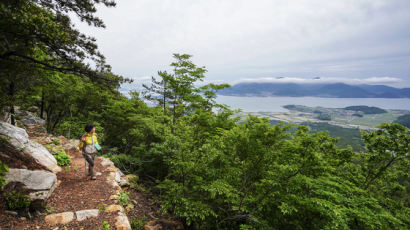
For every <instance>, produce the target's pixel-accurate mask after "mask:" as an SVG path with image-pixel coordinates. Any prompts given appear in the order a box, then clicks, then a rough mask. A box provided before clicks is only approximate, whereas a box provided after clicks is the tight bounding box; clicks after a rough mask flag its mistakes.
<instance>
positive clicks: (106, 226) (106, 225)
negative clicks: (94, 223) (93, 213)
mask: <svg viewBox="0 0 410 230" xmlns="http://www.w3.org/2000/svg"><path fill="white" fill-rule="evenodd" d="M101 229H103V230H110V229H111V226H110V224H109V223H108V222H107V221H106V220H104V221H103V222H102V224H101Z"/></svg>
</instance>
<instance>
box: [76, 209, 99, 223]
mask: <svg viewBox="0 0 410 230" xmlns="http://www.w3.org/2000/svg"><path fill="white" fill-rule="evenodd" d="M98 212H99V210H98V209H89V210H81V211H77V212H75V215H76V216H77V220H78V221H83V220H86V219H88V218H92V217H97V216H98Z"/></svg>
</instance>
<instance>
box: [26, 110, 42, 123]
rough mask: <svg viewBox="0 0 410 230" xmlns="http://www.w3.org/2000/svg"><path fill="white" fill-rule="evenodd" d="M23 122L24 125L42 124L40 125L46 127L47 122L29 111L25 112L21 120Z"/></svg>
mask: <svg viewBox="0 0 410 230" xmlns="http://www.w3.org/2000/svg"><path fill="white" fill-rule="evenodd" d="M21 121H22V122H23V124H24V125H29V124H40V125H45V124H46V121H45V120H43V119H41V118H39V117H37V116H36V115H34V114H33V113H31V112H29V111H25V112H24V116H23V117H22V118H21Z"/></svg>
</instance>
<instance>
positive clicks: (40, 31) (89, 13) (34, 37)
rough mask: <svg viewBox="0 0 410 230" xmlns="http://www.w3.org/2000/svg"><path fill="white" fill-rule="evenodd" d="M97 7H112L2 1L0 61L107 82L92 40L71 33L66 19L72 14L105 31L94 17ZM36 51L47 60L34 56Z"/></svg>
mask: <svg viewBox="0 0 410 230" xmlns="http://www.w3.org/2000/svg"><path fill="white" fill-rule="evenodd" d="M98 3H102V4H104V5H105V6H109V7H110V6H115V3H114V2H113V1H108V0H102V1H95V0H89V1H66V0H53V1H48V0H32V1H30V0H18V1H14V0H13V1H12V0H7V1H2V2H1V3H0V28H1V29H0V42H1V43H0V48H1V49H0V61H1V62H4V63H28V64H29V65H31V66H32V68H43V69H50V70H56V71H59V72H70V73H75V74H78V75H81V76H87V77H90V78H93V79H106V78H105V77H104V76H103V75H101V74H100V73H101V72H105V71H109V66H107V65H106V64H105V61H104V57H103V55H102V54H101V53H99V52H98V49H97V45H96V44H95V39H94V38H92V37H87V36H86V35H84V34H81V33H80V32H79V31H77V30H76V29H74V28H73V25H72V23H71V20H70V18H69V16H68V13H69V12H73V13H75V14H76V15H77V16H78V17H79V18H80V19H81V20H82V21H85V22H87V23H88V24H89V25H93V26H96V27H104V24H103V22H102V20H101V19H99V18H97V17H95V16H94V14H95V12H96V8H95V5H96V4H98ZM11 25H12V26H11ZM38 51H40V52H41V53H43V54H45V55H46V56H47V58H44V57H42V56H40V57H39V56H37V55H35V54H36V52H38ZM85 60H93V61H95V63H96V66H97V67H98V70H93V69H91V67H90V66H89V65H88V64H85Z"/></svg>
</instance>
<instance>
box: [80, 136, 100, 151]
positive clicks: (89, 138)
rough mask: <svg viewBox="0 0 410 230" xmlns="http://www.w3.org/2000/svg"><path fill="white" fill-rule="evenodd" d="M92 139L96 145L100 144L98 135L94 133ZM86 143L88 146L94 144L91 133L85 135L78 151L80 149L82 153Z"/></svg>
mask: <svg viewBox="0 0 410 230" xmlns="http://www.w3.org/2000/svg"><path fill="white" fill-rule="evenodd" d="M92 138H93V141H94V145H95V144H98V140H97V134H96V133H93V136H92ZM84 141H85V144H86V145H91V144H92V142H91V135H90V134H89V133H86V134H84V135H83V136H82V137H81V140H80V144H79V145H78V149H79V150H80V151H81V150H82V149H83V147H84Z"/></svg>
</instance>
